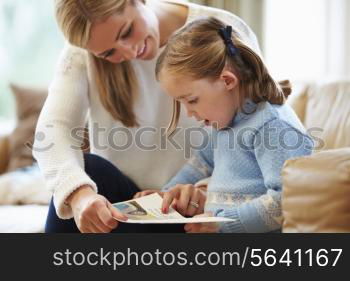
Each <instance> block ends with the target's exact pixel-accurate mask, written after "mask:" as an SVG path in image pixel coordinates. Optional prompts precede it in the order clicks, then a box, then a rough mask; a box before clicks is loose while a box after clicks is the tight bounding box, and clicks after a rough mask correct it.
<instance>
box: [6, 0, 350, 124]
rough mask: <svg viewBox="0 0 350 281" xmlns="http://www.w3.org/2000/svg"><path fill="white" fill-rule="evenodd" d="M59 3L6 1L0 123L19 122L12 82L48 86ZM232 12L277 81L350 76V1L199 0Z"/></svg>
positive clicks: (57, 44) (58, 39)
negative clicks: (246, 26) (246, 28)
mask: <svg viewBox="0 0 350 281" xmlns="http://www.w3.org/2000/svg"><path fill="white" fill-rule="evenodd" d="M53 2H54V1H53V0H0V121H1V120H9V119H12V118H13V117H14V104H13V98H12V95H11V93H10V90H9V88H8V84H9V82H16V83H19V84H21V85H27V86H41V87H47V85H48V84H49V81H50V80H51V78H52V75H53V70H54V66H55V62H56V60H57V57H58V55H59V52H60V49H61V48H62V46H63V42H64V40H63V38H62V35H61V34H60V32H59V31H58V30H57V27H56V23H55V20H54V14H53ZM191 2H195V3H199V4H204V5H209V6H213V7H217V8H222V9H226V10H229V11H231V12H233V13H235V14H237V15H238V16H240V17H242V18H243V19H244V20H245V21H246V22H247V23H248V24H249V25H250V26H251V27H252V29H253V30H254V31H255V32H256V34H257V36H258V39H259V41H260V44H261V47H262V50H263V53H264V58H265V61H266V63H267V65H268V66H269V68H270V70H271V72H272V73H273V75H274V76H275V77H276V78H277V79H284V78H289V79H292V80H308V81H310V80H312V81H313V80H315V81H317V80H326V79H342V78H349V77H350V19H349V18H350V17H349V15H350V1H349V0H193V1H191Z"/></svg>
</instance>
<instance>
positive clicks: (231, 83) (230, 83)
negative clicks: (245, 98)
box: [220, 70, 239, 91]
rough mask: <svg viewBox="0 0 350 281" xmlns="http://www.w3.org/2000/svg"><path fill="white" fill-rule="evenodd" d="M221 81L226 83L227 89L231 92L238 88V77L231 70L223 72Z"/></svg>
mask: <svg viewBox="0 0 350 281" xmlns="http://www.w3.org/2000/svg"><path fill="white" fill-rule="evenodd" d="M220 80H222V81H223V82H224V83H225V87H226V89H227V90H229V91H231V90H233V89H235V88H236V87H237V86H238V83H239V81H238V77H237V76H236V75H235V74H234V73H233V72H232V71H229V70H223V71H222V73H221V75H220Z"/></svg>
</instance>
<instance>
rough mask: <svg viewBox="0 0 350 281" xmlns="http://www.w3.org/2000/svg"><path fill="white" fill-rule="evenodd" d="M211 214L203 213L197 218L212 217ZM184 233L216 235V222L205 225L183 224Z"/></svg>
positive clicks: (217, 230) (217, 228) (217, 229)
mask: <svg viewBox="0 0 350 281" xmlns="http://www.w3.org/2000/svg"><path fill="white" fill-rule="evenodd" d="M212 216H213V214H212V213H211V212H208V213H204V214H201V215H198V216H195V217H196V218H198V217H212ZM185 231H186V232H187V233H217V232H219V224H218V223H216V222H205V223H188V224H185Z"/></svg>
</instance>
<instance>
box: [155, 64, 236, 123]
mask: <svg viewBox="0 0 350 281" xmlns="http://www.w3.org/2000/svg"><path fill="white" fill-rule="evenodd" d="M160 83H161V86H162V88H163V89H164V90H165V91H166V92H167V94H169V95H170V96H171V97H173V98H174V99H175V100H178V101H180V102H181V104H183V105H184V107H185V108H186V110H187V114H188V116H189V117H194V118H196V119H197V121H203V122H204V124H205V125H206V126H213V127H214V128H215V129H218V130H219V129H223V128H226V127H227V126H228V125H229V124H230V122H231V121H232V119H233V117H234V115H235V114H236V112H237V109H238V107H239V96H238V79H237V76H235V74H233V73H232V72H230V71H226V70H224V71H223V72H222V74H221V76H220V78H218V79H216V80H214V81H213V80H209V79H200V80H193V79H191V78H188V77H183V76H179V75H175V76H174V75H172V74H170V73H169V74H167V73H166V70H162V71H161V73H160Z"/></svg>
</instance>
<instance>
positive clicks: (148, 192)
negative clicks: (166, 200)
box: [134, 189, 164, 199]
mask: <svg viewBox="0 0 350 281" xmlns="http://www.w3.org/2000/svg"><path fill="white" fill-rule="evenodd" d="M156 192H157V193H158V194H159V195H160V196H162V197H163V194H164V192H161V191H159V190H158V189H147V190H143V191H140V192H137V193H136V194H135V195H134V199H136V198H140V197H142V196H146V195H150V194H153V193H156Z"/></svg>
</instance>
